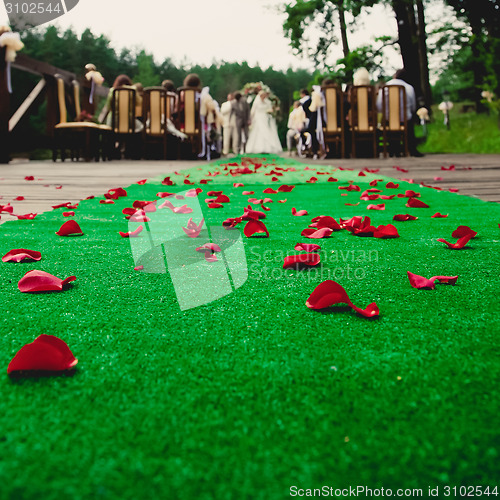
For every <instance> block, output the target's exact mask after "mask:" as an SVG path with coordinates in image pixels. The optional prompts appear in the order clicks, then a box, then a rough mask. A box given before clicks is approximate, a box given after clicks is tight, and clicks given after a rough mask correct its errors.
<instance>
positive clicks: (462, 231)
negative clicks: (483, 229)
mask: <svg viewBox="0 0 500 500" xmlns="http://www.w3.org/2000/svg"><path fill="white" fill-rule="evenodd" d="M466 234H472V237H473V238H475V237H476V236H477V232H476V231H474V230H473V229H471V228H470V227H469V226H458V227H457V228H456V229H455V231H453V232H452V233H451V236H452V237H453V238H461V237H462V236H465V235H466Z"/></svg>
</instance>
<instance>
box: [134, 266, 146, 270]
mask: <svg viewBox="0 0 500 500" xmlns="http://www.w3.org/2000/svg"><path fill="white" fill-rule="evenodd" d="M143 269H144V266H135V267H134V271H142V270H143Z"/></svg>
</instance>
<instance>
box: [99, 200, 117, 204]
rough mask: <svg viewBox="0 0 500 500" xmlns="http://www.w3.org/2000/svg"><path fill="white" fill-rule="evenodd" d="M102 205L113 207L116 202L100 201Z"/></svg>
mask: <svg viewBox="0 0 500 500" xmlns="http://www.w3.org/2000/svg"><path fill="white" fill-rule="evenodd" d="M99 203H100V204H101V205H113V204H114V203H115V202H114V201H113V200H99Z"/></svg>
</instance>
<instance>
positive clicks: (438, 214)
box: [431, 212, 448, 219]
mask: <svg viewBox="0 0 500 500" xmlns="http://www.w3.org/2000/svg"><path fill="white" fill-rule="evenodd" d="M446 217H448V214H446V215H443V214H440V213H439V212H436V213H435V214H434V215H431V219H446Z"/></svg>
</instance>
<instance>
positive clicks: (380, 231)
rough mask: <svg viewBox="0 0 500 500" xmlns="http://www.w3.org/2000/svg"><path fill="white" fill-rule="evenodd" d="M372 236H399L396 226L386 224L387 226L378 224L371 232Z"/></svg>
mask: <svg viewBox="0 0 500 500" xmlns="http://www.w3.org/2000/svg"><path fill="white" fill-rule="evenodd" d="M373 237H374V238H399V233H398V230H397V229H396V226H393V225H392V224H387V226H382V225H380V226H378V228H377V230H376V231H374V232H373Z"/></svg>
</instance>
